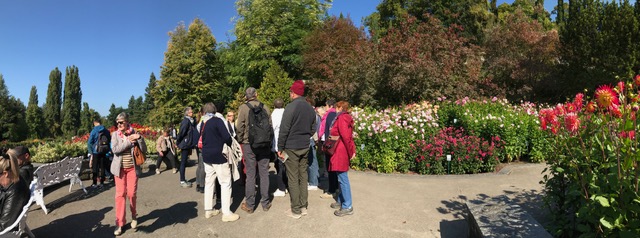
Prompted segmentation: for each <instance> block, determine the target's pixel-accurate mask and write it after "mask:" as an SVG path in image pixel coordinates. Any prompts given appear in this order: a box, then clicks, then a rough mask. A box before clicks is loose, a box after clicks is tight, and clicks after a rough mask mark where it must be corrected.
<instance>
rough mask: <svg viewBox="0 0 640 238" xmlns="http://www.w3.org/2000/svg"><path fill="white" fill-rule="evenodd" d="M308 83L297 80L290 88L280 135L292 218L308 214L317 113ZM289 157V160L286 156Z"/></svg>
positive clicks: (279, 142)
mask: <svg viewBox="0 0 640 238" xmlns="http://www.w3.org/2000/svg"><path fill="white" fill-rule="evenodd" d="M303 95H304V82H302V80H296V81H295V82H294V83H293V84H292V85H291V87H290V88H289V97H290V98H291V100H292V101H291V103H289V104H288V105H287V107H286V108H285V109H284V114H283V115H282V122H281V123H280V133H279V135H278V157H280V158H283V159H284V158H288V159H287V160H286V161H285V166H286V167H287V178H288V181H289V195H290V197H291V212H290V213H289V214H288V215H289V216H290V217H292V218H295V219H298V218H300V217H301V216H302V215H306V214H307V207H308V205H309V202H308V197H309V191H308V190H307V183H308V177H307V176H308V175H307V168H308V163H309V159H308V156H309V138H311V135H313V133H315V130H314V128H315V127H316V126H315V123H316V117H315V115H316V113H315V112H314V111H313V108H312V107H311V105H309V103H307V102H306V100H305V98H304V96H303ZM285 154H286V155H287V157H285Z"/></svg>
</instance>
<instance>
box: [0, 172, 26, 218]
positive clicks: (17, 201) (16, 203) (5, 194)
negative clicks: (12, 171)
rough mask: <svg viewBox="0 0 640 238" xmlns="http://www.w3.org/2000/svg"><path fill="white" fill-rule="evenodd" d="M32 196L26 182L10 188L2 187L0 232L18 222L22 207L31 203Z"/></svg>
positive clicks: (0, 196) (0, 189)
mask: <svg viewBox="0 0 640 238" xmlns="http://www.w3.org/2000/svg"><path fill="white" fill-rule="evenodd" d="M30 196H31V192H30V191H29V188H28V187H27V184H25V183H24V180H19V181H18V182H17V183H12V184H11V185H9V187H8V188H4V187H2V186H0V209H2V211H0V230H4V229H6V228H7V227H9V226H11V224H13V223H14V222H15V221H16V219H17V218H18V216H19V215H20V213H21V212H22V207H24V205H26V204H27V202H29V197H30Z"/></svg>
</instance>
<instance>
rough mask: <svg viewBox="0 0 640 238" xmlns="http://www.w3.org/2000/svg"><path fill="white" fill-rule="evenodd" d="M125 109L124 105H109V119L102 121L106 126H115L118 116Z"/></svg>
mask: <svg viewBox="0 0 640 238" xmlns="http://www.w3.org/2000/svg"><path fill="white" fill-rule="evenodd" d="M124 111H125V110H124V109H123V108H122V107H116V105H115V104H113V103H112V104H111V107H109V115H107V119H106V120H107V121H106V122H102V123H103V124H104V125H105V127H110V126H115V124H116V117H118V114H120V113H121V112H124Z"/></svg>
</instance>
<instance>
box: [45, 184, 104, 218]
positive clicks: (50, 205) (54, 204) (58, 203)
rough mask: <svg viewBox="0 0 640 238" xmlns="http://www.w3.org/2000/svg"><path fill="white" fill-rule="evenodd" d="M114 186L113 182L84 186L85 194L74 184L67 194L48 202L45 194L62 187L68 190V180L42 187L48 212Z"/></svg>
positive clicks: (93, 195)
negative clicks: (97, 186) (98, 185)
mask: <svg viewBox="0 0 640 238" xmlns="http://www.w3.org/2000/svg"><path fill="white" fill-rule="evenodd" d="M65 185H66V186H65ZM114 186H115V183H105V184H104V186H103V187H101V188H92V187H86V189H87V193H86V194H85V193H84V191H83V190H82V189H81V188H80V186H78V185H74V186H73V188H72V191H71V192H70V193H68V194H67V195H64V196H62V197H60V198H58V199H56V200H53V201H50V202H48V201H47V195H48V194H50V193H51V192H53V191H55V190H58V189H64V190H67V191H68V189H69V182H68V181H66V182H62V183H59V184H56V185H52V186H49V187H46V188H44V201H45V204H46V206H47V209H48V210H49V212H52V211H53V210H56V209H57V208H60V207H62V206H65V205H67V204H69V203H73V202H76V201H80V200H84V199H89V198H92V197H95V196H97V195H99V194H101V193H104V192H106V191H108V190H111V188H113V187H114ZM62 192H66V191H62ZM34 204H35V203H34ZM35 207H37V208H38V209H41V207H40V206H35Z"/></svg>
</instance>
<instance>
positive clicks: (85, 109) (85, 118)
mask: <svg viewBox="0 0 640 238" xmlns="http://www.w3.org/2000/svg"><path fill="white" fill-rule="evenodd" d="M81 121H82V122H81V123H80V128H79V129H78V134H80V135H82V134H86V133H89V132H91V129H93V114H92V113H91V108H89V103H87V102H83V103H82V113H81Z"/></svg>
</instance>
